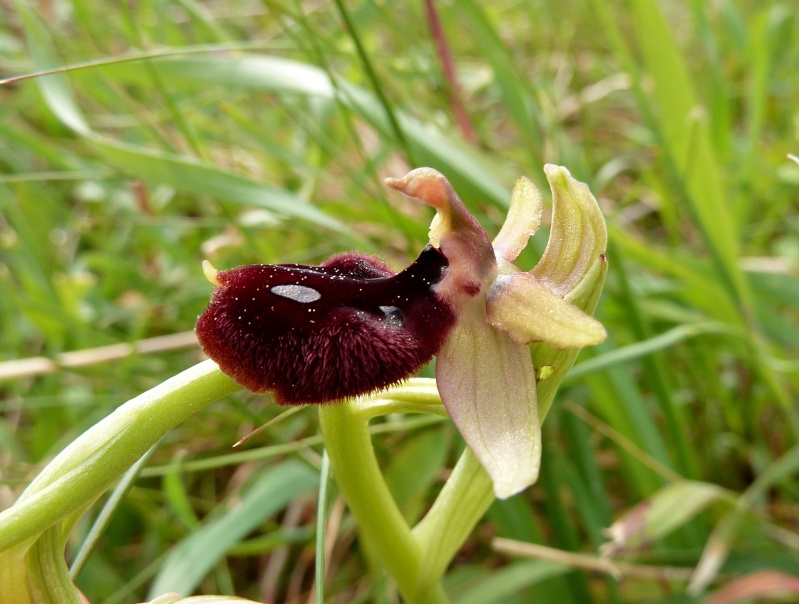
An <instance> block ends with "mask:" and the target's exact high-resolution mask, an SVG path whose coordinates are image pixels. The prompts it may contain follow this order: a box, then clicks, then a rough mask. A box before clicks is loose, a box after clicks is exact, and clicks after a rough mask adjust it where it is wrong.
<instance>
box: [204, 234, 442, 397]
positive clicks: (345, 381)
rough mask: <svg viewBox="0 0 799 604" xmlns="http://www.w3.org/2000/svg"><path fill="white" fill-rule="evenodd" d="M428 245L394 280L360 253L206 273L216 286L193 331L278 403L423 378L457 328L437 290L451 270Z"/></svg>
mask: <svg viewBox="0 0 799 604" xmlns="http://www.w3.org/2000/svg"><path fill="white" fill-rule="evenodd" d="M447 270H448V269H447V261H446V258H445V256H444V255H443V254H442V253H441V251H439V250H437V249H435V248H433V247H432V246H427V247H426V248H425V249H424V250H423V251H422V253H421V254H420V255H419V257H418V258H417V259H416V260H415V261H414V262H413V263H412V264H411V265H410V266H409V267H408V268H406V269H405V270H403V271H401V272H399V273H396V272H395V271H392V270H391V269H389V268H388V267H387V266H386V265H384V264H383V263H382V262H381V261H379V260H377V259H375V258H373V257H369V256H365V255H363V254H357V253H345V254H339V255H337V256H334V257H333V258H331V259H329V260H327V261H326V262H324V263H323V264H321V265H319V266H304V265H296V264H287V265H247V266H241V267H237V268H233V269H230V270H227V271H215V269H213V268H212V267H210V268H208V267H206V273H207V274H209V273H210V274H209V277H210V278H212V280H213V282H214V283H215V284H217V287H216V288H215V289H214V293H213V295H212V297H211V303H210V304H209V306H208V308H207V309H206V310H205V312H204V313H203V314H202V315H201V316H200V318H199V320H198V322H197V327H196V332H197V336H198V339H199V341H200V344H201V346H202V348H203V350H204V351H205V352H206V354H208V356H209V357H211V358H212V359H213V360H214V361H216V362H217V364H218V365H219V367H220V368H221V369H222V371H224V372H225V373H226V374H228V375H229V376H230V377H232V378H233V379H234V380H236V381H237V382H238V383H240V384H241V385H242V386H244V387H245V388H247V389H249V390H252V391H254V392H266V391H273V392H274V395H275V398H276V401H277V402H278V403H280V404H305V403H317V404H318V403H327V402H332V401H336V400H340V399H342V398H349V397H353V396H358V395H361V394H366V393H368V392H372V391H376V390H380V389H383V388H386V387H388V386H390V385H392V384H395V383H397V382H399V381H402V380H403V379H405V378H407V377H409V376H410V375H412V374H413V373H415V372H416V371H418V370H419V369H420V368H421V366H422V365H424V364H425V363H427V362H428V361H429V360H430V359H431V358H432V356H433V354H435V352H436V351H438V349H439V348H440V346H441V343H442V342H443V340H444V338H445V337H446V335H447V334H448V333H449V330H450V329H451V327H452V325H453V324H454V322H455V314H454V312H453V311H452V309H451V307H450V306H449V305H448V304H447V303H446V301H444V300H442V299H441V298H440V297H439V296H438V295H437V293H436V286H437V284H438V283H440V281H441V280H442V278H443V276H444V275H445V274H446V272H447Z"/></svg>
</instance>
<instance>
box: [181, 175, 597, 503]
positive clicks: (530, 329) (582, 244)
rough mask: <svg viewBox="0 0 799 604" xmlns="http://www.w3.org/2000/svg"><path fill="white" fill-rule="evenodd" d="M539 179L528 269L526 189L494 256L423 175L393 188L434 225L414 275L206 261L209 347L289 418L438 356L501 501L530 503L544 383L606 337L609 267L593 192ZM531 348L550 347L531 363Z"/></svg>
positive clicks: (348, 259) (347, 257)
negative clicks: (525, 496)
mask: <svg viewBox="0 0 799 604" xmlns="http://www.w3.org/2000/svg"><path fill="white" fill-rule="evenodd" d="M544 170H545V173H546V175H547V178H548V180H549V182H550V186H551V188H552V192H553V208H554V209H553V219H552V220H553V226H552V232H551V236H550V240H549V243H548V245H547V248H546V250H545V252H544V254H543V256H542V258H541V260H540V261H539V263H538V265H537V266H536V267H535V268H534V269H533V270H531V271H530V272H523V271H521V270H520V269H518V268H517V267H516V266H514V265H513V264H512V262H513V261H514V260H515V259H516V257H517V256H518V255H519V253H520V252H521V251H522V250H523V249H524V247H525V246H526V244H527V241H528V239H529V237H530V236H531V235H533V234H534V233H535V231H536V230H537V228H538V226H539V224H540V222H541V215H542V203H541V195H540V193H539V192H538V190H537V189H536V188H535V186H534V185H533V183H532V182H531V181H529V180H528V179H526V178H521V179H520V180H519V181H518V183H517V184H516V187H515V188H514V191H513V195H512V198H511V203H510V209H509V213H508V216H507V219H506V221H505V224H504V225H503V227H502V229H501V230H500V232H499V234H498V235H497V237H496V238H495V239H494V242H493V243H492V242H491V241H490V239H489V237H488V235H487V234H486V232H485V231H484V230H483V228H482V227H481V226H480V224H479V223H478V222H477V220H476V219H475V218H474V217H473V216H472V215H471V214H469V212H468V211H467V210H466V208H465V206H464V205H463V202H461V200H460V199H459V198H458V196H457V194H456V193H455V191H454V190H453V188H452V186H451V185H450V184H449V182H448V181H447V179H446V178H445V177H444V176H443V175H442V174H440V173H439V172H437V171H435V170H433V169H431V168H418V169H416V170H413V171H411V172H410V173H408V174H407V175H406V176H405V177H403V178H400V179H387V180H386V184H387V185H388V186H390V187H392V188H394V189H396V190H398V191H400V192H402V193H404V194H405V195H407V196H409V197H411V198H415V199H417V200H419V201H421V202H423V203H425V204H427V205H429V206H432V207H433V208H435V210H436V212H437V214H436V217H435V218H434V219H433V222H432V224H431V226H430V244H429V245H428V246H427V247H425V249H424V250H423V251H422V253H421V254H420V255H419V257H418V258H417V259H416V261H415V262H414V263H413V264H411V265H410V266H409V267H408V268H406V269H405V270H403V271H401V272H399V273H397V272H395V271H393V270H392V269H390V268H389V267H388V266H386V265H385V264H384V263H383V262H382V261H381V260H379V259H378V258H375V257H372V256H367V255H364V254H359V253H345V254H340V255H338V256H334V257H333V258H331V259H329V260H328V261H326V262H324V263H323V264H321V265H319V266H304V265H297V264H283V265H249V266H242V267H238V268H234V269H231V270H227V271H219V272H218V271H216V270H215V269H214V268H213V267H211V265H210V264H207V263H206V264H205V265H204V268H205V272H206V275H207V277H208V278H209V280H210V281H211V282H212V283H214V284H215V285H216V286H217V287H216V288H215V290H214V293H213V295H212V298H211V303H210V305H209V307H208V308H207V309H206V311H205V312H204V313H203V314H202V315H201V317H200V319H199V321H198V323H197V336H198V338H199V340H200V343H201V345H202V347H203V349H204V350H205V352H206V353H207V354H208V356H210V357H211V358H212V359H213V360H214V361H216V362H217V363H218V364H219V367H220V368H221V369H222V371H224V372H225V373H227V374H228V375H229V376H230V377H232V378H233V379H234V380H236V381H237V382H238V383H240V384H241V385H243V386H244V387H246V388H248V389H250V390H252V391H254V392H267V391H271V392H273V393H274V395H275V399H276V401H277V402H278V403H280V404H290V405H293V404H305V403H331V402H335V401H339V400H341V399H344V398H348V397H354V396H358V395H362V394H366V393H369V392H373V391H375V390H380V389H384V388H387V387H389V386H391V385H393V384H396V383H398V382H400V381H402V380H403V379H406V378H407V377H409V376H410V375H412V374H413V373H415V372H416V371H418V370H419V369H420V368H421V367H422V366H423V365H424V364H426V363H427V362H428V361H430V360H431V358H432V357H433V355H437V361H436V381H437V384H438V390H439V393H440V395H441V400H442V403H443V404H444V406H445V408H446V409H447V412H448V413H449V415H450V416H451V417H452V419H453V421H454V423H455V425H456V426H457V428H458V430H459V431H460V433H461V434H462V435H463V438H464V440H465V441H466V443H467V445H468V446H469V447H470V448H471V450H472V451H473V452H474V454H475V456H476V457H477V459H478V460H479V461H480V463H481V464H482V466H483V467H484V469H485V470H486V471H487V473H488V474H489V476H490V477H491V478H492V480H493V484H494V492H495V494H496V496H497V497H500V498H505V497H509V496H510V495H513V494H514V493H517V492H519V491H521V490H522V489H524V488H526V487H527V486H529V485H531V484H533V483H534V482H535V480H536V479H537V477H538V470H539V466H540V458H541V428H540V418H539V409H538V401H537V395H536V390H537V381H540V380H542V379H551V380H552V381H553V384H554V385H555V386H557V382H559V380H560V379H561V378H562V376H563V374H564V373H565V370H567V369H568V368H569V367H570V366H571V363H573V361H574V358H575V356H576V353H575V354H566V355H563V354H562V353H559V352H557V351H558V350H565V349H571V350H578V349H579V348H582V347H584V346H589V345H593V344H597V343H599V342H601V341H602V340H604V339H605V337H606V334H605V330H604V328H603V327H602V325H601V324H600V323H599V322H598V321H597V320H596V319H594V318H593V317H591V316H590V315H589V314H587V313H586V312H584V310H583V309H585V310H588V311H589V312H591V311H593V307H592V306H595V304H596V300H597V299H598V294H599V291H601V287H602V284H603V282H604V276H605V273H606V270H607V267H606V264H605V256H604V250H605V245H606V243H607V232H606V229H605V224H604V220H603V219H602V215H601V212H600V211H599V207H598V205H597V203H596V200H595V199H594V198H593V196H592V195H591V193H590V191H589V190H588V187H587V186H586V185H584V184H582V183H579V182H577V181H575V180H574V179H573V178H572V177H571V175H570V174H569V172H568V171H567V170H566V169H565V168H561V167H558V166H552V165H547V166H546V167H545V169H544ZM572 302H577V305H576V304H574V303H572ZM580 306H582V307H583V309H581V308H580ZM530 343H539V344H537V345H536V346H539V347H541V346H543V348H539V350H538V354H537V353H536V350H533V351H532V355H531V347H530V346H528V344H530ZM553 349H555V350H553ZM541 353H543V354H542V356H541V358H543V359H545V361H544V362H545V363H546V366H545V367H541V368H540V369H541V370H542V371H541V372H540V373H539V374H537V373H536V368H535V367H534V364H533V356H539V354H541ZM546 359H553V361H552V362H550V361H549V360H546ZM544 369H546V371H543V370H544ZM546 374H553V375H551V376H550V377H548V378H546V377H545V375H546ZM539 389H540V386H539ZM551 393H552V394H554V388H553V389H552V390H551ZM550 400H551V399H550Z"/></svg>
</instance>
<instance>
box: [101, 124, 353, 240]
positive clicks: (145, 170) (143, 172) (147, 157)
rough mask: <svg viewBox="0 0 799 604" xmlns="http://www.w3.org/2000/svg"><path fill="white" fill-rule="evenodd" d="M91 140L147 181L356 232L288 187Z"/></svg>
mask: <svg viewBox="0 0 799 604" xmlns="http://www.w3.org/2000/svg"><path fill="white" fill-rule="evenodd" d="M89 140H90V141H91V142H92V143H93V145H94V148H95V149H96V151H97V153H98V155H99V156H100V157H101V158H102V159H104V160H105V161H107V162H108V163H109V164H111V165H113V166H115V167H116V168H118V169H119V170H122V171H123V172H126V173H128V174H130V175H132V176H135V177H137V178H141V179H143V180H145V181H147V182H158V183H161V184H166V185H170V186H172V187H175V188H176V189H179V190H182V191H186V192H188V193H194V194H196V195H210V196H211V197H214V198H216V199H220V200H229V201H232V202H236V203H240V204H244V205H253V206H256V207H260V208H264V209H267V210H270V211H273V212H276V213H278V214H280V215H282V216H285V217H290V218H300V219H303V220H307V221H308V222H311V223H314V224H317V225H319V226H323V227H326V228H329V229H332V230H334V231H338V232H340V233H345V234H350V235H352V233H351V231H350V230H349V229H348V228H347V227H345V226H344V225H342V224H341V223H340V222H338V221H337V220H335V219H333V218H331V217H330V216H327V215H326V214H325V213H324V212H322V211H321V210H319V209H318V208H315V207H314V206H312V205H310V204H309V203H308V202H307V201H305V200H304V199H302V198H301V197H299V196H297V195H295V194H294V193H291V192H290V191H287V190H285V189H281V188H278V187H275V186H272V185H269V184H266V183H262V182H258V181H255V180H253V179H251V178H248V177H246V176H242V175H239V174H235V173H233V172H228V171H226V170H222V169H220V168H217V167H216V166H214V165H212V164H209V163H206V162H202V161H199V160H195V159H192V158H189V157H183V156H178V155H174V154H170V153H165V152H162V151H155V150H152V149H145V148H143V147H138V146H134V145H129V144H126V143H120V142H116V141H112V140H110V139H107V138H104V137H99V136H92V137H91V138H90V139H89Z"/></svg>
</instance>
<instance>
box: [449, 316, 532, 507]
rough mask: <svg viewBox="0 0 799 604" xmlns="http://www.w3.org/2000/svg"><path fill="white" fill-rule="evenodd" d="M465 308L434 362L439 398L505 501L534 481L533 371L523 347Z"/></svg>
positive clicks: (499, 495) (526, 351) (482, 317)
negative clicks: (465, 310)
mask: <svg viewBox="0 0 799 604" xmlns="http://www.w3.org/2000/svg"><path fill="white" fill-rule="evenodd" d="M468 310H469V311H472V310H474V311H475V312H465V313H464V314H463V315H462V316H461V318H460V319H459V321H458V323H457V324H456V326H455V328H454V329H453V332H452V334H451V335H450V336H449V338H448V339H447V341H446V343H445V344H444V347H443V348H442V349H441V351H440V352H439V354H438V358H437V361H436V379H437V382H438V390H439V393H440V394H441V400H442V402H443V403H444V406H445V407H446V409H447V411H448V412H449V414H450V416H451V417H452V420H453V421H454V422H455V425H456V426H457V428H458V430H459V431H460V433H461V435H462V436H463V438H464V440H465V441H466V444H467V445H468V446H469V448H470V449H471V450H472V452H473V453H474V454H475V456H476V457H477V459H478V460H480V463H481V464H482V465H483V467H484V468H485V470H486V472H488V474H489V476H491V478H492V480H493V482H494V492H495V494H496V496H497V497H499V498H500V499H505V498H506V497H510V496H511V495H513V494H515V493H518V492H519V491H521V490H523V489H525V488H526V487H528V486H530V485H531V484H533V483H534V482H535V481H536V479H537V478H538V470H539V466H540V462H541V426H540V423H539V420H538V407H537V405H536V389H535V388H536V383H535V370H534V369H533V363H532V361H531V360H530V351H529V350H528V348H527V346H520V345H519V344H516V343H514V342H513V340H511V339H510V337H509V336H508V335H507V334H505V333H504V332H501V331H498V330H496V329H494V328H492V327H491V326H489V325H488V324H487V323H486V321H485V315H484V314H483V313H482V312H477V309H473V308H469V309H468Z"/></svg>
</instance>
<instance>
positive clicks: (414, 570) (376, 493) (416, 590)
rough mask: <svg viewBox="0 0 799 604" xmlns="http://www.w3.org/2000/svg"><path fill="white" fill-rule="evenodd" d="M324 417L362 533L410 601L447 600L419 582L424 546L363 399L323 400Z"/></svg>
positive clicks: (437, 588)
mask: <svg viewBox="0 0 799 604" xmlns="http://www.w3.org/2000/svg"><path fill="white" fill-rule="evenodd" d="M319 422H320V425H321V428H322V436H323V438H324V442H325V449H326V450H327V452H328V455H329V456H330V465H331V466H332V468H333V472H334V474H335V476H336V482H337V483H338V486H339V489H340V490H341V492H342V494H343V495H344V498H345V499H346V501H347V505H348V506H349V508H350V510H351V511H352V513H353V515H354V516H355V518H356V520H357V521H358V524H359V526H360V528H361V534H362V535H363V537H364V539H366V540H367V542H368V543H369V545H370V547H371V548H372V549H373V550H374V551H375V552H377V554H378V556H380V559H381V560H382V562H383V565H384V567H385V569H386V571H387V572H388V573H389V574H390V575H391V576H392V577H393V578H394V580H395V581H396V582H397V586H398V587H399V590H400V593H402V596H403V597H404V598H405V600H406V601H407V602H409V603H417V602H418V603H420V604H421V603H424V604H428V603H429V604H438V603H443V602H446V601H447V598H446V595H445V594H444V590H443V589H442V588H441V585H440V584H439V583H438V582H436V583H434V584H430V583H429V582H428V583H427V584H426V585H424V586H421V585H420V583H419V574H420V571H421V561H422V549H421V547H420V546H419V544H418V543H417V541H416V539H415V538H414V536H413V534H412V533H411V531H410V528H409V527H408V524H407V523H406V522H405V519H404V518H403V517H402V513H401V512H400V510H399V508H397V504H396V503H395V501H394V498H393V497H392V495H391V493H390V491H389V490H388V487H387V486H386V483H385V480H384V479H383V474H382V472H381V471H380V466H379V465H378V463H377V459H376V458H375V454H374V449H373V447H372V439H371V436H370V434H369V425H368V414H367V413H364V411H363V409H362V408H360V407H359V406H358V405H357V403H351V402H343V403H339V404H334V405H323V406H321V407H320V408H319ZM447 562H448V561H447ZM445 566H446V565H445Z"/></svg>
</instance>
